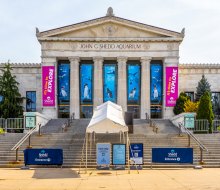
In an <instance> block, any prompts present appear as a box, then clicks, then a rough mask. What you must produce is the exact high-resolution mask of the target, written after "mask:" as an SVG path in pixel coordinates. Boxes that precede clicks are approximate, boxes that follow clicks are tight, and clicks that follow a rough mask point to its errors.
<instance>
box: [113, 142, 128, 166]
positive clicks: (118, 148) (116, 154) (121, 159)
mask: <svg viewBox="0 0 220 190" xmlns="http://www.w3.org/2000/svg"><path fill="white" fill-rule="evenodd" d="M112 164H113V165H125V164H126V145H125V144H113V145H112Z"/></svg>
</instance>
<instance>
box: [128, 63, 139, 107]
mask: <svg viewBox="0 0 220 190" xmlns="http://www.w3.org/2000/svg"><path fill="white" fill-rule="evenodd" d="M140 68H141V67H140V65H138V64H136V65H134V64H128V70H127V73H128V80H127V83H128V84H127V89H128V90H127V97H128V103H130V104H138V103H139V102H140V84H141V78H140V72H141V69H140Z"/></svg>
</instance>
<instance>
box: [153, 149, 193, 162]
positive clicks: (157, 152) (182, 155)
mask: <svg viewBox="0 0 220 190" xmlns="http://www.w3.org/2000/svg"><path fill="white" fill-rule="evenodd" d="M152 162H155V163H185V164H186V163H188V164H193V149H192V148H152Z"/></svg>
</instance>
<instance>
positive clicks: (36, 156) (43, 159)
mask: <svg viewBox="0 0 220 190" xmlns="http://www.w3.org/2000/svg"><path fill="white" fill-rule="evenodd" d="M24 162H25V165H62V164H63V150H62V149H25V150H24Z"/></svg>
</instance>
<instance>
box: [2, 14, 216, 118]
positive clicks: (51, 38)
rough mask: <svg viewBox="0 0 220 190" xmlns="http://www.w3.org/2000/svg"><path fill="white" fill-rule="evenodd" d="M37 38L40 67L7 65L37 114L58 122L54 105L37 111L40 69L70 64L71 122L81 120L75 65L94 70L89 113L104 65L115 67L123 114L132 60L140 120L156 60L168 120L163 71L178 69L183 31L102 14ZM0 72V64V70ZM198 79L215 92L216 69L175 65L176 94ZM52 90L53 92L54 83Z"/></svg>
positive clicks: (193, 86)
mask: <svg viewBox="0 0 220 190" xmlns="http://www.w3.org/2000/svg"><path fill="white" fill-rule="evenodd" d="M36 35H37V38H38V40H39V42H40V44H41V52H42V56H41V57H42V63H41V64H12V67H13V74H14V75H16V77H17V78H16V79H17V81H18V82H19V83H20V85H19V89H20V92H21V94H22V96H26V91H36V92H37V102H36V103H37V110H36V111H38V112H40V113H43V114H46V115H48V116H49V117H51V118H57V117H58V103H57V100H56V104H55V107H51V108H50V107H43V106H42V82H41V66H53V65H54V66H55V68H56V71H55V72H56V75H57V65H58V61H60V60H68V61H69V63H70V81H71V82H70V85H71V86H70V113H73V112H74V113H75V118H80V97H79V94H80V93H79V65H80V61H83V60H91V61H93V64H94V98H93V102H94V103H93V107H95V106H97V105H99V104H101V103H102V102H103V81H102V80H103V77H102V76H103V75H102V66H103V62H104V61H105V60H114V61H116V62H117V65H118V81H117V82H118V92H117V103H118V104H120V105H121V106H122V108H123V110H124V111H126V110H127V81H126V80H127V78H126V77H127V74H126V64H127V61H129V60H137V61H140V65H141V103H140V118H142V119H144V118H145V113H150V62H151V60H160V61H162V64H163V105H162V108H163V110H162V117H163V118H169V117H171V116H173V108H172V107H166V106H165V96H164V94H165V86H166V84H165V81H166V80H165V79H166V73H165V68H166V67H167V66H178V65H179V45H180V43H181V42H182V40H183V38H184V30H183V31H182V32H180V33H179V32H173V31H170V30H166V29H162V28H158V27H153V26H149V25H146V24H141V23H137V22H134V21H130V20H126V19H122V18H119V17H116V16H113V15H112V14H107V16H105V17H101V18H97V19H94V20H90V21H86V22H82V23H78V24H73V25H69V26H65V27H62V28H57V29H52V30H48V31H44V32H39V30H38V29H37V33H36ZM2 66H3V65H1V64H0V68H1V67H2ZM203 73H204V74H205V76H206V77H207V78H208V81H209V82H210V83H211V86H212V87H211V88H212V90H213V91H215V92H217V91H219V92H220V85H218V82H217V81H220V65H197V64H193V65H186V64H180V65H179V92H181V91H194V92H195V90H196V86H197V83H198V81H199V80H200V79H201V76H202V74H203ZM56 75H55V76H56ZM55 88H56V89H55V91H56V92H57V80H56V82H55ZM56 99H57V98H56ZM24 107H25V103H24Z"/></svg>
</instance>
